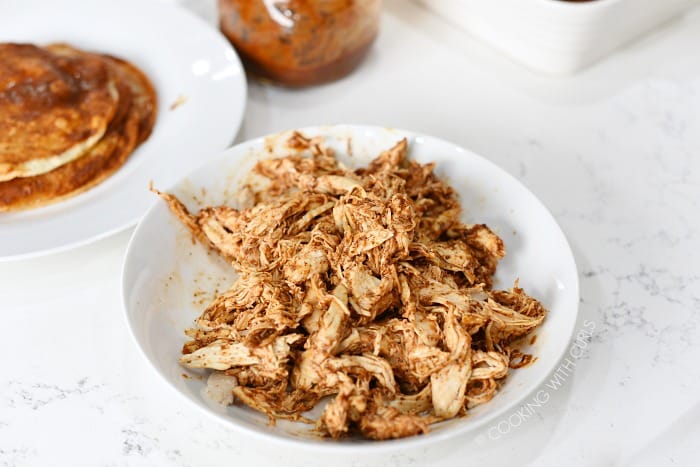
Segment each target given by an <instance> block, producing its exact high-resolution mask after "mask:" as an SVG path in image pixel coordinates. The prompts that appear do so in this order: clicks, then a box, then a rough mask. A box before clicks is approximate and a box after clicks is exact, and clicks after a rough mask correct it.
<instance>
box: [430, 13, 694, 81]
mask: <svg viewBox="0 0 700 467" xmlns="http://www.w3.org/2000/svg"><path fill="white" fill-rule="evenodd" d="M418 1H419V2H420V3H422V4H423V5H425V6H426V7H427V8H428V9H431V10H433V11H435V12H436V13H438V14H440V15H441V16H443V17H445V18H446V19H447V20H448V21H450V22H452V23H454V24H456V25H457V26H459V27H461V28H463V29H465V30H466V31H468V32H469V33H471V34H473V35H474V36H476V37H478V38H479V39H481V40H483V41H484V42H486V43H487V44H489V45H492V46H493V47H495V48H497V49H499V50H501V51H502V52H504V53H505V54H507V55H509V56H510V57H512V58H513V59H515V60H516V61H518V62H521V63H522V64H524V65H526V66H528V67H530V68H532V69H535V70H539V71H543V72H548V73H572V72H574V71H577V70H580V69H582V68H584V67H586V66H588V65H590V64H592V63H593V62H595V61H597V60H599V59H601V58H603V57H605V56H606V55H608V54H610V53H611V52H612V51H614V50H615V49H617V48H619V47H620V46H622V45H624V44H627V43H629V42H631V41H632V40H634V39H635V38H638V37H639V36H641V35H642V34H644V33H645V32H649V31H651V30H653V29H654V28H656V27H658V26H660V25H661V24H663V23H664V22H666V21H668V20H670V19H671V18H673V17H674V16H677V15H679V14H681V13H682V12H685V11H687V10H688V9H690V8H692V7H694V6H696V5H700V0H593V1H589V2H582V3H578V2H566V1H562V0H488V1H484V0H418Z"/></svg>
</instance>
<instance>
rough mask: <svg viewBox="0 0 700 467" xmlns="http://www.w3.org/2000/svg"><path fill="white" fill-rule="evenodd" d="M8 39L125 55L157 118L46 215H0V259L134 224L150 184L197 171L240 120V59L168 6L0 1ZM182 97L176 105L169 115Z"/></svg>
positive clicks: (201, 24) (2, 35) (128, 1)
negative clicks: (144, 83)
mask: <svg viewBox="0 0 700 467" xmlns="http://www.w3.org/2000/svg"><path fill="white" fill-rule="evenodd" d="M134 11H138V15H134V14H133V12H134ZM184 31H186V33H183V32H184ZM6 41H7V42H9V41H14V42H32V43H37V44H44V43H51V42H67V43H69V44H72V45H75V46H76V47H79V48H83V49H86V50H95V51H99V52H104V53H110V54H113V55H116V56H118V57H123V58H125V59H127V60H129V61H131V62H132V63H134V64H135V65H136V66H138V67H139V68H141V69H142V70H143V71H144V72H145V73H146V75H148V77H149V78H150V79H151V81H152V82H153V85H154V87H155V88H156V92H157V93H158V116H157V120H156V123H155V126H154V128H153V132H152V134H151V136H150V137H149V138H148V139H147V140H146V141H145V142H144V143H143V144H142V145H141V146H139V147H138V148H136V150H135V151H134V152H133V153H132V154H131V156H130V157H129V159H128V160H127V162H126V163H125V164H124V166H123V167H121V168H120V169H119V170H118V171H117V172H116V173H115V174H114V175H112V176H111V177H109V178H108V179H107V180H105V181H104V182H102V183H100V184H99V185H97V186H96V187H94V188H92V189H90V190H88V191H86V192H85V193H82V194H80V195H78V196H75V197H73V198H70V199H68V200H66V201H63V202H60V203H57V204H54V205H51V206H47V207H44V208H40V209H34V210H31V211H26V212H20V213H0V261H2V260H3V259H10V258H19V257H27V256H32V255H37V254H44V253H46V252H50V251H57V250H62V249H66V248H67V247H71V246H76V245H80V244H85V243H87V242H90V241H94V240H95V239H97V238H100V237H104V236H106V235H109V234H111V233H114V232H116V231H121V230H123V229H125V228H127V227H131V226H133V225H134V224H135V223H136V221H137V220H138V218H139V217H141V215H143V213H144V212H145V211H146V209H147V208H148V206H150V204H151V203H152V201H153V200H152V196H151V195H150V193H149V192H148V183H149V181H150V180H154V181H155V182H156V183H159V184H168V185H169V184H171V183H173V182H174V181H175V180H177V179H179V178H180V177H182V176H183V175H184V174H186V173H188V172H190V171H191V170H192V169H193V168H195V167H198V166H199V165H201V164H202V163H204V162H205V159H204V158H205V157H206V156H208V155H210V154H213V153H216V152H217V151H219V150H221V149H224V148H225V147H227V146H228V145H229V144H230V143H231V141H233V138H234V137H235V135H236V132H237V131H238V128H239V126H240V123H241V121H242V119H243V111H244V109H245V99H246V82H245V75H244V73H243V69H242V67H241V64H240V62H239V60H238V57H237V56H236V54H235V53H234V52H233V49H232V48H231V46H230V45H229V44H228V42H227V41H226V40H225V39H224V37H223V36H222V35H221V34H219V33H217V32H216V31H214V30H212V28H210V27H208V25H207V24H206V22H205V21H202V20H201V19H200V18H196V17H194V16H192V15H191V14H189V12H187V11H184V10H183V9H181V8H177V7H175V6H172V5H164V4H159V3H155V2H148V1H147V2H142V1H139V0H123V1H121V0H120V1H119V2H109V1H106V0H98V1H87V2H86V1H82V0H54V1H43V0H21V1H13V0H0V42H6ZM180 97H182V98H184V102H183V103H182V104H181V105H180V106H178V107H177V108H175V109H171V105H172V104H173V103H174V102H175V101H177V100H178V99H179V98H180ZM0 118H1V117H0ZM195 135H196V137H195ZM106 213H107V214H106ZM48 232H50V235H48V234H47V233H48Z"/></svg>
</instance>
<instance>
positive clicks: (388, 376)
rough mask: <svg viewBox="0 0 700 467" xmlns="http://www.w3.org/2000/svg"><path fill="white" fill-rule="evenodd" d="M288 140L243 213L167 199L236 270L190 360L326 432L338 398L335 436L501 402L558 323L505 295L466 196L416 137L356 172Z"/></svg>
mask: <svg viewBox="0 0 700 467" xmlns="http://www.w3.org/2000/svg"><path fill="white" fill-rule="evenodd" d="M287 145H288V147H289V155H288V156H286V157H282V158H276V159H269V160H263V161H261V162H259V163H258V164H257V165H256V166H255V168H254V173H256V174H257V175H258V176H262V177H264V178H265V179H266V180H267V183H266V185H265V186H264V188H261V189H258V190H254V189H253V188H251V186H246V187H244V190H243V193H244V195H245V196H243V198H244V200H245V201H244V202H243V205H244V206H239V207H240V209H234V208H232V207H228V206H217V207H207V208H205V209H202V210H200V211H199V212H198V213H196V214H194V215H193V214H190V212H188V210H187V209H186V208H185V206H184V205H183V204H182V203H181V202H180V201H179V200H178V199H177V198H175V197H174V196H172V195H169V194H164V193H160V195H161V196H162V197H163V198H164V199H165V200H166V201H167V202H168V204H169V206H170V208H171V209H172V211H173V212H174V213H175V214H176V215H177V216H178V218H179V219H180V220H181V221H182V222H183V223H184V224H185V225H186V226H187V227H188V228H189V229H190V230H191V231H192V232H193V234H194V235H195V236H196V237H197V238H198V239H199V240H200V241H201V242H203V243H204V244H206V245H207V246H209V247H210V248H211V249H213V250H214V251H215V252H217V253H218V254H219V255H221V256H222V257H224V258H225V259H226V260H227V261H229V262H230V264H231V266H232V267H233V268H234V269H235V270H236V271H237V273H238V278H237V280H236V281H235V282H234V284H233V285H232V286H231V288H230V289H228V290H227V291H226V292H224V293H223V294H221V295H220V296H219V297H218V298H216V299H215V300H214V301H213V303H211V304H210V305H209V306H208V307H207V308H206V310H204V312H203V313H202V315H201V316H200V317H199V318H198V319H197V320H196V327H195V328H192V329H188V330H187V331H186V334H187V336H189V338H190V339H191V340H190V341H188V342H187V343H186V344H185V345H184V348H183V355H182V357H181V358H180V361H181V363H182V364H184V365H186V366H187V367H191V368H208V369H212V370H215V372H214V373H213V374H212V375H211V376H210V377H209V381H208V385H209V387H208V390H209V392H210V393H211V394H214V395H215V396H214V397H216V398H217V399H219V400H220V401H221V402H224V403H229V404H230V403H236V402H238V401H240V402H242V403H244V404H246V405H248V406H249V407H251V408H253V409H255V410H258V411H260V412H263V413H265V414H267V415H268V416H269V417H270V419H271V420H272V421H274V420H275V419H278V418H281V419H292V420H301V421H306V422H312V421H311V420H309V419H307V418H306V417H304V415H303V414H304V413H305V412H307V411H309V410H310V409H312V408H313V407H314V406H316V404H318V403H319V402H320V401H321V400H322V399H324V398H329V399H330V400H329V401H328V403H327V404H326V405H325V408H324V409H323V413H322V415H321V416H320V417H319V418H318V420H317V421H316V427H317V428H318V430H319V431H320V432H321V433H322V434H324V435H326V436H331V437H333V438H339V437H343V436H346V435H349V434H356V433H359V434H361V435H362V436H364V437H367V438H372V439H388V438H400V437H405V436H411V435H417V434H420V433H426V432H427V431H428V427H429V425H430V424H432V423H435V422H438V421H441V420H446V419H449V418H452V417H455V416H460V415H464V414H466V413H467V411H468V410H469V409H471V408H473V407H474V406H477V405H479V404H483V403H485V402H487V401H489V400H490V399H491V398H492V397H493V396H494V394H495V393H496V391H497V390H498V388H499V386H500V385H501V383H502V382H503V380H504V378H506V376H507V375H508V371H509V367H510V368H517V367H519V366H523V365H524V364H526V363H528V362H529V361H530V356H529V355H524V354H522V353H521V352H519V351H518V350H517V345H516V341H518V340H520V338H523V337H524V336H526V335H527V334H528V333H531V332H532V331H533V329H535V328H536V327H537V326H538V325H539V324H540V323H542V321H543V320H544V318H545V314H546V310H545V308H544V307H543V306H542V305H541V304H540V303H539V302H538V301H537V300H535V299H534V298H532V297H530V296H528V295H527V294H526V293H525V292H524V291H523V290H522V289H521V288H519V287H518V286H517V282H516V285H515V286H514V287H513V288H512V289H510V290H508V291H495V290H492V288H491V287H492V276H493V274H494V272H495V270H496V266H497V263H498V261H499V260H500V259H501V258H503V256H504V255H505V250H504V246H503V242H502V241H501V239H500V238H499V237H498V236H497V235H496V234H495V233H493V232H492V231H491V230H490V229H489V228H488V227H487V226H486V225H479V224H474V225H469V224H464V223H462V222H461V221H460V219H459V218H460V211H461V209H460V204H459V202H458V200H457V196H456V193H455V191H454V190H453V189H452V188H451V187H450V186H448V185H447V184H445V183H444V182H443V181H441V180H440V179H439V178H438V177H437V176H436V175H435V174H434V172H433V168H434V164H426V165H421V164H419V163H417V162H415V161H412V160H409V159H408V158H407V143H406V141H405V140H404V141H401V142H399V143H398V144H397V145H396V146H394V147H393V148H391V149H389V150H387V151H385V152H382V153H381V154H380V155H379V156H378V157H377V158H376V159H374V161H372V162H371V163H370V164H369V166H368V167H366V168H360V169H357V170H350V169H348V168H346V167H345V166H344V165H342V164H341V163H339V162H338V161H337V160H336V158H335V157H334V154H333V152H332V151H331V150H330V149H328V148H327V147H325V146H324V142H323V140H322V139H321V138H306V137H304V136H303V135H302V134H299V133H294V134H293V136H292V137H291V138H290V140H289V141H287Z"/></svg>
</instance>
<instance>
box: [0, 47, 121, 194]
mask: <svg viewBox="0 0 700 467" xmlns="http://www.w3.org/2000/svg"><path fill="white" fill-rule="evenodd" d="M117 105H118V95H117V90H116V87H115V83H114V77H113V76H112V73H111V72H110V67H109V66H108V65H107V64H106V63H105V61H104V60H102V59H100V57H99V56H96V55H92V54H84V53H73V54H65V55H63V54H54V53H51V52H50V51H49V50H46V49H43V48H39V47H36V46H34V45H30V44H0V115H2V118H0V181H3V180H10V179H12V178H15V177H27V176H32V175H38V174H41V173H45V172H48V171H50V170H53V169H54V168H56V167H59V166H60V165H63V164H65V163H67V162H70V161H71V160H74V159H76V158H78V157H80V156H82V155H83V154H84V153H85V152H86V151H87V150H89V149H90V148H91V147H93V146H94V145H95V144H96V143H97V141H99V140H100V138H102V136H103V135H104V133H105V131H106V130H107V127H108V125H109V123H110V122H111V120H112V119H113V117H114V114H115V112H116V110H117Z"/></svg>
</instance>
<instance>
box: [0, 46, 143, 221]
mask: <svg viewBox="0 0 700 467" xmlns="http://www.w3.org/2000/svg"><path fill="white" fill-rule="evenodd" d="M49 49H51V50H63V51H66V50H70V49H69V48H68V46H64V45H61V46H51V47H49ZM100 57H101V60H102V61H103V62H104V63H106V64H107V66H108V67H109V68H110V69H111V71H112V73H113V74H114V76H115V78H116V83H117V87H118V90H119V96H120V97H119V106H118V108H117V112H116V114H115V117H114V119H113V121H112V123H111V124H110V125H109V127H108V128H107V131H106V133H105V135H104V137H103V138H102V139H101V140H100V141H99V142H98V143H97V144H96V145H95V146H94V147H93V148H92V149H90V150H89V151H87V152H86V154H84V155H83V156H82V157H80V158H78V159H76V160H74V161H72V162H69V163H67V164H64V165H62V166H60V167H58V168H57V169H54V170H52V171H50V172H47V173H44V174H41V175H38V176H34V177H26V178H15V179H13V180H9V181H5V182H0V211H9V210H19V209H28V208H33V207H37V206H41V205H45V204H49V203H53V202H56V201H59V200H62V199H65V198H67V197H70V196H74V195H76V194H78V193H81V192H83V191H85V190H86V189H88V188H90V187H92V186H94V185H96V184H98V183H100V182H101V181H103V180H104V179H105V178H107V177H108V176H110V175H111V174H113V173H114V172H115V171H116V170H117V169H118V168H119V167H121V166H122V165H123V164H124V162H126V160H127V159H128V157H129V155H130V154H131V153H132V151H133V150H134V148H135V147H136V146H137V145H138V144H140V143H141V142H142V141H143V140H145V139H146V138H147V137H148V135H149V134H150V132H151V129H152V127H153V124H154V121H155V117H156V94H155V90H154V89H153V87H152V86H151V84H150V82H149V81H148V79H147V78H146V77H145V76H144V75H143V73H141V72H140V71H139V70H137V69H136V68H135V67H133V66H132V65H130V64H128V63H126V62H124V61H122V60H120V59H117V58H114V57H108V56H100Z"/></svg>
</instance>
